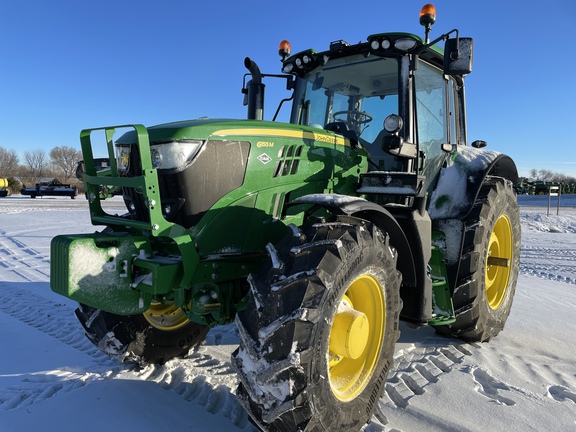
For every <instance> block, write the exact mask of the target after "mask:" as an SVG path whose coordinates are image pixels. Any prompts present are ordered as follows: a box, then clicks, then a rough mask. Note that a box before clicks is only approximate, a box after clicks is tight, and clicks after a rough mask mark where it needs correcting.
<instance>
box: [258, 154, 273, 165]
mask: <svg viewBox="0 0 576 432" xmlns="http://www.w3.org/2000/svg"><path fill="white" fill-rule="evenodd" d="M258 160H259V161H260V162H262V163H263V164H264V165H266V164H267V163H268V162H270V161H271V160H272V158H271V157H270V156H268V155H267V154H266V153H262V154H261V155H260V156H258Z"/></svg>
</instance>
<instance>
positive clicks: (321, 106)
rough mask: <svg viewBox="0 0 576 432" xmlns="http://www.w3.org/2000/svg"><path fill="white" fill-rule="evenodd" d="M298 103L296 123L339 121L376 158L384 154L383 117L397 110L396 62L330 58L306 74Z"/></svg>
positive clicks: (312, 124) (356, 57)
mask: <svg viewBox="0 0 576 432" xmlns="http://www.w3.org/2000/svg"><path fill="white" fill-rule="evenodd" d="M298 102H299V103H296V104H295V106H298V107H300V112H299V114H298V123H299V124H301V125H306V126H313V127H318V128H324V127H325V126H326V125H329V124H330V123H334V122H343V123H344V124H345V125H346V127H347V128H348V129H349V130H352V131H354V132H356V134H357V136H358V138H359V141H360V144H362V145H363V146H364V147H366V148H367V149H368V151H369V152H370V154H371V158H372V160H374V161H377V160H379V159H381V158H383V157H385V156H384V154H382V155H380V153H383V150H382V148H381V145H380V144H381V142H382V139H381V138H382V136H383V135H384V134H385V132H384V128H383V123H384V119H385V118H386V117H387V116H388V115H390V114H392V113H398V62H397V60H396V59H394V58H382V57H377V58H375V57H371V58H366V57H365V56H363V55H361V54H358V55H356V56H350V57H343V58H336V59H330V60H329V61H328V63H327V64H326V65H325V66H324V67H323V68H322V69H321V70H320V71H317V72H313V73H312V74H310V76H308V78H307V81H306V86H305V88H304V89H303V90H301V92H300V100H299V101H298ZM376 143H380V144H378V145H376Z"/></svg>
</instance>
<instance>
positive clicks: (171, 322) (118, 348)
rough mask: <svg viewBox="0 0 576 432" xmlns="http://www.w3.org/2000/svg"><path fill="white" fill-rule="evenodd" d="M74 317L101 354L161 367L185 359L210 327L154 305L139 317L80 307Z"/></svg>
mask: <svg viewBox="0 0 576 432" xmlns="http://www.w3.org/2000/svg"><path fill="white" fill-rule="evenodd" d="M76 317H77V318H78V320H79V321H80V323H81V324H82V327H84V330H85V332H86V336H87V337H88V339H90V341H91V342H92V343H93V344H94V345H96V346H97V347H98V348H99V349H100V350H101V351H102V352H104V353H106V354H108V355H109V356H111V357H115V358H116V359H118V360H119V361H121V362H135V363H139V364H141V365H144V364H163V363H165V362H167V361H168V360H171V359H173V358H176V357H183V356H185V355H186V354H187V353H188V351H190V349H191V348H193V347H194V346H196V345H197V344H198V343H200V342H202V341H203V340H204V338H205V337H206V334H207V333H208V330H209V327H208V326H206V325H202V324H197V323H194V322H191V321H189V320H188V319H187V318H186V315H185V314H184V312H183V311H182V310H181V309H180V308H176V307H174V306H172V305H162V304H160V303H153V304H152V305H151V306H150V309H149V310H148V311H146V312H145V313H144V314H141V315H132V316H121V315H115V314H112V313H109V312H105V311H102V310H99V309H95V308H93V307H90V306H87V305H84V304H80V307H79V308H78V309H77V310H76Z"/></svg>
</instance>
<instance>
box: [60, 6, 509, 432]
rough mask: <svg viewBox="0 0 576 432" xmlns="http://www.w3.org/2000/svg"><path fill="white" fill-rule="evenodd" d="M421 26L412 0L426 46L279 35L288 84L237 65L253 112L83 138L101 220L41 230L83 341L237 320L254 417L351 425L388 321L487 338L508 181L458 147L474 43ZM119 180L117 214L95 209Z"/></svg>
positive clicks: (494, 327) (178, 347) (381, 366)
mask: <svg viewBox="0 0 576 432" xmlns="http://www.w3.org/2000/svg"><path fill="white" fill-rule="evenodd" d="M434 21H435V10H434V8H433V6H432V5H426V6H425V7H424V8H423V10H422V12H421V16H420V22H421V24H423V25H424V26H425V28H426V33H425V37H424V38H420V37H418V36H415V35H412V34H407V33H379V34H372V35H369V36H368V37H367V40H366V41H365V42H360V43H358V44H349V43H347V42H345V41H343V40H339V41H335V42H332V43H331V44H330V46H329V48H328V49H327V50H326V51H321V52H316V51H314V50H306V51H302V52H298V53H297V54H291V52H290V47H289V43H288V42H286V41H283V42H282V43H281V45H280V50H279V53H280V55H281V57H282V74H280V75H266V74H262V73H261V72H260V70H259V68H258V66H257V65H256V63H255V62H254V61H252V60H251V59H248V58H247V59H246V61H245V65H246V67H247V68H248V74H247V77H249V78H250V79H249V81H246V79H245V85H244V86H243V91H244V93H245V101H246V104H247V111H248V118H247V119H246V120H223V119H205V118H204V119H197V120H190V121H180V122H175V123H168V124H161V125H158V126H152V127H144V126H142V125H138V124H135V125H128V126H117V127H106V128H101V129H88V130H84V131H82V132H81V145H82V151H83V159H84V170H85V171H84V174H83V178H84V182H85V186H86V193H87V197H88V200H89V206H90V215H91V219H92V223H93V224H94V225H101V226H103V228H102V230H101V232H98V233H95V234H77V235H61V236H58V237H56V238H54V239H53V241H52V246H51V248H52V249H51V288H52V290H54V291H55V292H57V293H59V294H62V295H64V296H67V297H69V298H71V299H74V300H76V301H78V302H79V303H80V306H79V309H78V310H77V316H78V318H79V320H80V322H81V323H82V325H83V326H84V329H85V331H86V334H87V336H88V338H90V340H91V341H92V342H93V343H94V344H95V345H96V346H98V347H99V348H100V349H101V350H102V351H104V352H106V353H108V354H110V355H112V356H115V357H117V358H118V359H119V360H121V361H135V362H139V363H162V362H166V361H168V360H170V359H172V358H174V357H178V356H185V355H186V354H187V353H188V351H189V350H190V349H191V348H192V347H193V346H195V345H196V344H198V343H199V342H201V341H202V340H203V339H204V337H205V335H206V333H207V332H208V331H209V329H210V328H212V327H214V326H218V325H226V324H230V323H235V325H236V326H237V328H238V332H239V335H240V346H239V347H238V349H237V350H236V351H235V352H234V353H233V354H232V363H233V365H234V366H235V368H236V369H237V371H238V375H239V382H240V384H239V386H238V389H237V397H238V400H239V401H240V402H241V403H242V404H243V406H244V407H245V408H246V410H247V411H248V412H249V414H250V416H251V418H252V420H253V422H254V423H255V424H257V425H258V426H259V427H260V428H262V429H264V430H279V431H295V430H306V431H335V430H338V431H355V430H358V429H360V428H361V426H362V425H363V424H364V423H365V422H367V421H369V419H370V418H371V416H372V414H373V412H374V410H375V408H376V405H377V402H378V399H379V398H380V397H381V395H382V394H383V391H384V384H385V381H386V379H387V375H388V372H389V370H390V368H391V367H392V363H393V355H394V347H395V343H396V340H397V338H398V336H399V320H406V321H409V322H411V323H414V324H416V325H423V324H430V325H432V326H434V327H435V328H436V330H437V331H438V332H439V333H441V334H442V335H447V336H453V337H458V338H461V339H463V340H465V341H471V342H477V341H488V340H490V339H491V338H492V337H494V336H496V335H497V334H498V333H499V332H500V331H501V330H502V329H503V327H504V323H505V322H506V319H507V317H508V314H509V312H510V307H511V305H512V298H513V295H514V290H515V286H516V280H517V274H518V268H519V256H520V253H519V250H520V228H519V227H520V224H519V214H518V207H517V203H516V196H515V193H514V189H513V185H514V184H515V183H516V182H517V179H518V175H517V170H516V167H515V164H514V162H513V161H512V160H511V159H510V158H509V157H508V156H505V155H504V154H501V153H498V152H494V151H489V150H487V149H485V146H486V143H485V142H483V141H474V142H473V143H472V144H471V146H468V144H467V143H468V137H467V134H466V109H465V94H464V77H465V75H467V74H469V73H470V72H471V70H472V51H473V43H472V40H471V39H470V38H463V37H460V36H459V33H458V31H457V30H452V31H450V32H448V33H446V34H443V35H441V36H440V37H438V38H437V39H435V40H433V41H429V37H428V35H429V31H430V28H431V26H432V24H433V23H434ZM440 42H444V43H443V48H441V47H439V46H438V45H437V44H438V43H440ZM245 78H246V77H245ZM264 78H267V79H281V80H285V82H286V87H287V91H288V92H289V93H290V97H289V98H287V100H288V101H289V102H290V104H291V111H290V123H281V122H277V121H274V120H273V121H265V120H263V112H264V100H265V97H264V88H265V87H264V84H263V80H264ZM116 131H121V132H123V133H121V134H120V133H116ZM97 137H100V138H102V142H105V145H106V147H107V151H108V155H109V158H110V167H109V168H108V169H104V170H101V169H100V167H98V166H97V165H96V164H95V162H94V161H95V158H94V151H93V147H94V145H95V142H96V138H97ZM117 188H121V189H122V195H123V199H124V203H125V206H126V211H125V214H119V215H117V214H110V213H107V212H106V211H105V210H104V209H103V207H102V200H103V199H105V198H106V196H105V194H103V193H102V191H103V190H104V191H105V190H114V189H117Z"/></svg>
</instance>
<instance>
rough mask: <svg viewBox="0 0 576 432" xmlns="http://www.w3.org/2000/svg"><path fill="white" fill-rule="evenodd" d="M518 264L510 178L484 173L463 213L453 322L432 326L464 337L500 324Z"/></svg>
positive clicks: (489, 334) (478, 337)
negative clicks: (478, 189) (469, 207)
mask: <svg viewBox="0 0 576 432" xmlns="http://www.w3.org/2000/svg"><path fill="white" fill-rule="evenodd" d="M519 268H520V214H519V210H518V203H517V200H516V194H515V193H514V190H513V188H512V184H511V183H510V182H508V181H507V180H504V179H502V178H496V177H493V178H488V179H487V180H486V182H485V184H484V185H483V186H482V188H481V190H480V193H479V194H478V198H477V199H476V202H475V203H474V206H473V207H472V210H471V211H470V214H469V215H468V216H466V218H465V219H464V245H463V253H462V257H461V264H460V272H459V274H458V281H457V284H456V289H455V290H454V295H453V299H452V300H453V303H454V310H455V313H456V322H455V323H454V324H451V325H448V326H439V327H436V330H437V331H438V332H439V333H441V334H443V335H447V336H455V337H458V338H460V339H463V340H465V341H467V342H487V341H489V340H490V339H492V338H493V337H495V336H496V335H498V333H500V331H502V330H503V328H504V325H505V323H506V320H507V319H508V315H509V314H510V309H511V307H512V300H513V298H514V292H515V289H516V282H517V279H518V271H519Z"/></svg>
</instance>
